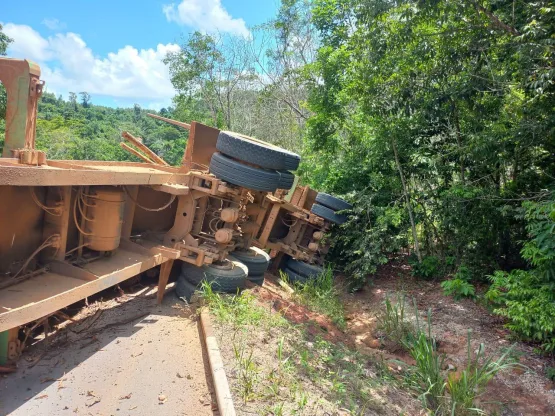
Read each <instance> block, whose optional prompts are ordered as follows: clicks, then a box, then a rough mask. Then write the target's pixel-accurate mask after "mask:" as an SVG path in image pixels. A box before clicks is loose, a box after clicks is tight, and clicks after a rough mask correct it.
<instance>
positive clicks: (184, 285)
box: [175, 275, 197, 302]
mask: <svg viewBox="0 0 555 416" xmlns="http://www.w3.org/2000/svg"><path fill="white" fill-rule="evenodd" d="M196 290H197V287H196V286H195V285H194V284H192V283H191V282H189V281H187V279H185V276H183V275H181V276H179V277H178V278H177V281H176V282H175V294H176V295H177V297H178V298H180V299H182V298H183V299H185V300H186V301H187V302H190V301H191V297H192V296H193V293H195V291H196Z"/></svg>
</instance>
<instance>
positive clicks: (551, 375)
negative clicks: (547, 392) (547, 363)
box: [545, 367, 555, 381]
mask: <svg viewBox="0 0 555 416" xmlns="http://www.w3.org/2000/svg"><path fill="white" fill-rule="evenodd" d="M545 375H546V376H547V378H548V379H550V380H551V381H555V367H548V368H547V369H546V370H545Z"/></svg>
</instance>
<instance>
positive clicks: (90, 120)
mask: <svg viewBox="0 0 555 416" xmlns="http://www.w3.org/2000/svg"><path fill="white" fill-rule="evenodd" d="M80 94H81V100H82V103H78V102H77V98H76V97H77V95H76V94H73V96H72V99H70V101H64V100H63V99H62V98H61V97H58V98H56V96H55V95H54V94H52V93H48V92H45V93H44V94H43V95H42V97H41V99H40V101H39V105H38V116H37V133H36V146H37V148H38V149H40V150H44V151H45V152H46V154H47V156H48V158H49V159H74V160H106V161H109V160H116V161H138V159H136V158H135V156H132V155H130V154H129V153H127V152H126V151H125V150H123V149H122V148H121V147H120V142H121V141H122V138H121V132H122V131H124V130H127V131H129V132H130V133H131V134H133V135H135V136H138V137H141V138H142V139H143V142H144V143H145V144H146V145H147V146H148V147H150V148H151V149H152V150H153V151H155V152H156V153H157V154H158V155H160V156H161V157H162V158H164V159H165V160H166V161H167V162H168V163H170V164H172V165H179V164H180V163H181V159H182V157H183V153H184V152H185V147H186V143H187V136H188V131H186V130H184V129H180V128H179V127H175V126H170V125H168V124H166V123H162V122H159V121H156V120H154V119H152V118H150V117H147V116H146V113H147V112H150V113H156V111H152V110H148V111H146V110H142V109H141V107H140V106H138V105H136V106H135V108H126V109H123V108H110V107H103V106H97V105H94V104H92V103H91V99H90V96H89V94H87V93H86V92H82V93H80ZM172 111H173V109H169V110H168V109H162V111H161V112H160V114H162V113H163V115H164V116H165V117H170V118H171V117H172V116H173V113H172ZM188 121H189V120H188ZM0 130H2V136H0V150H1V148H2V147H3V134H4V130H3V129H2V126H0Z"/></svg>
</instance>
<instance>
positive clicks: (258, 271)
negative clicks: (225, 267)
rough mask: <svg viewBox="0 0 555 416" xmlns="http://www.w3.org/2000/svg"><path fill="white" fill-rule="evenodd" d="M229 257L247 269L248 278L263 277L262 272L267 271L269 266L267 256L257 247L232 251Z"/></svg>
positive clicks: (268, 257)
mask: <svg viewBox="0 0 555 416" xmlns="http://www.w3.org/2000/svg"><path fill="white" fill-rule="evenodd" d="M229 257H230V258H232V259H233V260H237V261H240V262H241V263H243V264H244V265H245V266H247V269H249V276H259V275H264V272H266V270H268V265H269V264H270V256H269V254H268V253H266V252H265V251H264V250H262V249H259V248H258V247H251V248H249V249H248V250H245V251H243V250H236V251H233V252H232V253H231V254H230V255H229Z"/></svg>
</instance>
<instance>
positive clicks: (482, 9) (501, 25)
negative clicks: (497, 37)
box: [472, 1, 520, 36]
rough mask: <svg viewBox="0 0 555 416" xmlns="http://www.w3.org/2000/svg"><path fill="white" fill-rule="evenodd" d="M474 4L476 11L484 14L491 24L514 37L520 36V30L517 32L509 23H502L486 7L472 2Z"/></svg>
mask: <svg viewBox="0 0 555 416" xmlns="http://www.w3.org/2000/svg"><path fill="white" fill-rule="evenodd" d="M472 3H473V4H474V7H476V10H478V11H479V12H480V13H484V14H485V15H486V16H487V17H488V18H489V20H490V21H491V23H492V24H493V26H495V27H497V28H499V29H502V30H504V31H505V32H508V33H510V34H511V35H514V36H520V32H519V31H518V30H516V29H515V28H514V27H512V26H509V25H508V24H507V23H505V22H503V21H501V19H499V18H498V17H497V16H496V15H494V14H493V13H492V12H490V11H489V10H487V9H486V8H485V7H483V6H480V5H479V4H478V3H477V2H475V1H474V2H472Z"/></svg>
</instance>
